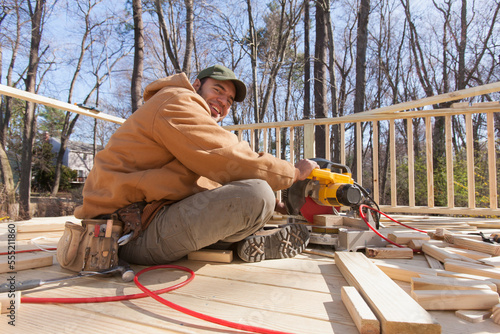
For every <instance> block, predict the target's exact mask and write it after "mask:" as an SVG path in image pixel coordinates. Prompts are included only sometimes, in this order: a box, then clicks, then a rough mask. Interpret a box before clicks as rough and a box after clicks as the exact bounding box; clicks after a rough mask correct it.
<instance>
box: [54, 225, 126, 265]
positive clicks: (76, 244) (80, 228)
mask: <svg viewBox="0 0 500 334" xmlns="http://www.w3.org/2000/svg"><path fill="white" fill-rule="evenodd" d="M122 230H123V227H122V223H121V222H120V221H117V220H111V219H110V220H104V219H84V220H82V224H81V225H78V224H74V223H72V222H66V224H65V228H64V234H63V235H62V237H61V239H60V240H59V243H58V244H57V261H58V262H59V264H60V265H61V267H63V268H65V269H69V270H72V271H76V272H80V271H101V270H106V269H109V268H112V267H115V266H117V265H118V239H119V238H120V236H121V235H122Z"/></svg>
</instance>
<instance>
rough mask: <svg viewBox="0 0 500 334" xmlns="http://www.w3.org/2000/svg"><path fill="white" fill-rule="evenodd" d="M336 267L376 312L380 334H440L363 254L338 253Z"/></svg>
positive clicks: (427, 314)
mask: <svg viewBox="0 0 500 334" xmlns="http://www.w3.org/2000/svg"><path fill="white" fill-rule="evenodd" d="M335 264H336V265H337V267H338V268H339V270H340V272H341V273H342V275H343V276H344V278H345V279H346V280H347V282H348V283H349V284H350V285H352V286H354V287H356V289H357V290H358V291H359V293H360V294H361V295H362V296H363V298H364V299H365V301H366V302H367V303H368V305H369V306H370V308H371V309H372V311H373V312H374V313H375V315H376V316H377V318H378V319H379V321H380V325H381V330H382V332H383V333H387V334H392V333H441V325H440V324H438V323H437V322H436V321H435V320H434V319H433V318H432V317H431V315H430V314H429V313H428V312H427V311H425V310H424V309H423V308H422V307H421V306H420V305H418V303H417V302H415V300H413V299H412V298H411V297H410V296H409V295H408V294H407V293H406V292H405V291H404V290H403V289H401V287H399V285H397V284H396V283H395V282H394V281H393V280H391V279H390V278H389V277H388V276H387V275H385V274H384V273H383V272H382V271H381V270H380V269H378V268H377V267H376V266H375V265H374V264H373V263H372V262H371V261H370V260H369V259H368V258H367V257H366V256H365V255H364V254H363V253H360V252H337V253H336V254H335ZM380 291H384V293H380ZM408 314H411V317H409V316H408Z"/></svg>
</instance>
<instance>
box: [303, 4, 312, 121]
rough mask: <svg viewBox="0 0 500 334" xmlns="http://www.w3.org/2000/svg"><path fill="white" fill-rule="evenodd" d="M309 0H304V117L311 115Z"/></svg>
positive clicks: (307, 117)
mask: <svg viewBox="0 0 500 334" xmlns="http://www.w3.org/2000/svg"><path fill="white" fill-rule="evenodd" d="M310 25H311V22H310V19H309V0H305V1H304V119H309V118H310V117H311V57H310V54H311V53H310V52H311V51H310V50H309V40H310V38H309V26H310Z"/></svg>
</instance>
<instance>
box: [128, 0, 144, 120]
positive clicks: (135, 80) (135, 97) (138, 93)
mask: <svg viewBox="0 0 500 334" xmlns="http://www.w3.org/2000/svg"><path fill="white" fill-rule="evenodd" d="M132 12H133V15H134V68H133V70H132V80H131V88H130V95H131V98H132V112H134V111H136V110H137V109H138V108H139V107H140V106H141V105H142V103H143V99H142V75H143V71H144V23H143V21H142V1H141V0H133V1H132Z"/></svg>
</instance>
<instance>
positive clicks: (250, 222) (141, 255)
mask: <svg viewBox="0 0 500 334" xmlns="http://www.w3.org/2000/svg"><path fill="white" fill-rule="evenodd" d="M275 203H276V200H275V196H274V193H273V191H272V189H271V187H270V186H269V185H268V184H267V182H265V181H262V180H257V179H255V180H253V179H252V180H242V181H234V182H231V183H228V184H226V185H224V186H222V187H219V188H216V189H213V190H207V191H203V192H200V193H198V194H195V195H192V196H189V197H187V198H185V199H183V200H181V201H179V202H176V203H173V204H171V205H167V206H165V207H163V208H161V209H160V210H159V211H158V213H157V214H156V216H155V217H154V218H153V220H152V221H151V223H150V225H149V226H148V228H147V229H146V230H145V231H143V233H142V234H141V236H139V237H138V238H137V239H135V240H133V241H131V242H129V243H128V244H126V245H124V246H122V247H120V258H121V259H123V260H125V261H127V262H130V263H135V264H142V265H152V264H165V263H168V262H172V261H175V260H178V259H180V258H182V257H183V256H185V255H187V254H188V253H190V252H192V251H195V250H199V249H201V248H203V247H207V246H209V245H212V244H215V243H216V242H218V241H223V242H229V243H234V242H238V241H240V240H243V239H244V238H246V237H247V236H249V235H251V234H253V233H255V232H256V231H258V230H259V229H260V228H262V227H263V226H264V225H265V224H266V223H267V222H268V221H269V220H270V219H271V217H272V214H273V212H274V207H275Z"/></svg>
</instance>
